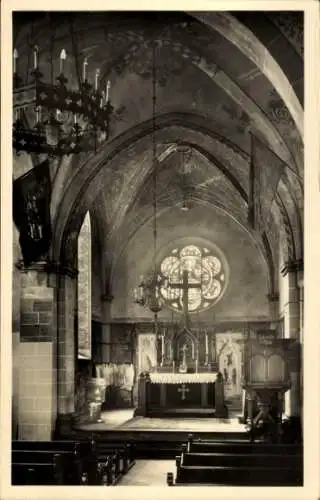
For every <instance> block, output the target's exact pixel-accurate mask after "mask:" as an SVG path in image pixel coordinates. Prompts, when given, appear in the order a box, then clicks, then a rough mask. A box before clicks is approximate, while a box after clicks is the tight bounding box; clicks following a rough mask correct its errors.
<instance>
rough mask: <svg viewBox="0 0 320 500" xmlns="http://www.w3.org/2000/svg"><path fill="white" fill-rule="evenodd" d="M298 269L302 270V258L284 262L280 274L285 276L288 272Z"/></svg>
mask: <svg viewBox="0 0 320 500" xmlns="http://www.w3.org/2000/svg"><path fill="white" fill-rule="evenodd" d="M298 271H303V259H296V260H291V261H288V262H286V263H285V264H284V266H283V267H282V269H281V274H282V276H286V275H287V274H288V273H292V272H298Z"/></svg>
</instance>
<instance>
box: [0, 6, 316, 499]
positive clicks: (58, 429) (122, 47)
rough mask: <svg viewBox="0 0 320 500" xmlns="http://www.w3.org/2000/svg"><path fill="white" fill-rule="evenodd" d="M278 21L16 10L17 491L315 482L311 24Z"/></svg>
mask: <svg viewBox="0 0 320 500" xmlns="http://www.w3.org/2000/svg"><path fill="white" fill-rule="evenodd" d="M270 3H273V2H270ZM307 3H308V2H307ZM253 4H254V2H253ZM274 4H275V5H274V9H272V8H271V7H270V6H269V7H268V8H267V10H264V9H263V8H260V9H259V8H257V9H256V10H249V9H246V10H243V9H233V10H232V9H228V8H227V7H226V8H225V9H223V10H221V8H220V9H217V10H215V8H214V2H213V3H212V7H211V10H192V11H191V10H182V9H181V10H180V9H176V10H169V9H168V10H152V5H151V4H150V10H123V9H121V10H120V9H119V10H108V9H107V6H106V5H104V6H102V8H101V9H99V10H88V9H90V5H89V4H86V9H85V10H82V9H81V6H80V7H79V8H78V10H72V9H69V8H68V5H67V3H65V6H64V9H63V10H55V9H54V6H53V5H51V7H52V10H49V9H47V8H44V9H43V10H37V9H31V10H30V9H27V8H26V9H25V10H23V9H17V10H13V11H12V13H11V21H12V26H11V29H12V43H11V45H10V54H9V52H8V61H9V60H10V61H9V62H10V64H9V62H8V66H7V70H8V71H10V75H9V79H10V85H11V88H10V92H11V96H12V100H10V108H11V112H10V120H9V122H8V123H10V138H11V139H10V141H11V144H10V147H11V150H10V151H9V153H10V154H9V156H8V155H7V157H6V159H5V162H6V163H7V164H8V163H9V164H10V163H12V172H11V169H9V174H6V175H9V177H10V194H9V198H8V199H9V200H10V202H9V203H10V204H11V206H12V212H11V206H9V205H8V207H9V208H8V212H6V215H5V217H6V223H7V224H8V225H9V226H10V231H9V232H8V233H7V234H8V235H9V236H7V238H8V239H9V241H7V245H8V246H10V252H11V254H10V258H8V259H7V261H6V265H7V267H8V273H7V274H10V279H11V289H10V290H9V297H7V300H8V301H10V307H9V309H8V310H7V311H5V312H8V311H10V318H9V320H8V322H6V325H9V326H8V329H7V330H6V334H5V336H6V342H8V343H9V344H10V346H9V351H8V352H9V356H10V358H11V364H10V365H9V366H10V370H9V372H8V379H9V378H10V379H11V382H10V392H11V397H10V399H11V401H10V420H11V421H10V422H9V423H8V436H9V437H8V439H10V451H9V469H10V470H9V473H10V478H9V484H10V485H11V486H12V491H13V492H14V490H15V489H16V488H15V487H16V486H26V487H29V486H33V487H42V486H50V492H51V493H52V494H53V496H54V494H55V491H59V490H55V489H54V487H55V486H83V487H87V488H88V487H90V486H100V487H103V486H104V487H109V490H107V491H105V493H104V497H105V496H107V497H108V496H111V497H112V495H113V493H114V490H118V492H119V494H120V495H124V496H123V498H124V497H125V498H130V496H131V493H130V491H131V489H130V488H129V487H135V486H149V487H164V488H165V489H164V490H163V492H162V493H163V495H168V494H170V495H171V494H172V493H174V492H175V491H176V489H177V488H179V491H180V492H181V490H182V491H188V492H189V493H190V489H189V490H187V488H186V487H188V486H193V487H197V489H196V490H194V489H193V490H191V491H194V493H193V494H196V495H199V496H201V491H202V488H204V487H206V489H207V488H208V487H210V488H212V492H213V491H215V492H217V493H214V495H215V498H220V497H219V491H222V490H223V487H233V491H234V493H233V494H234V495H236V492H237V491H238V492H241V489H240V490H239V487H243V486H245V487H259V488H265V487H282V488H281V489H280V490H279V491H286V488H292V487H295V488H296V489H297V490H298V489H299V488H300V489H302V487H303V486H305V470H304V458H305V457H304V454H305V446H304V444H305V439H304V436H305V433H304V432H305V428H306V425H307V426H311V427H312V428H313V427H314V428H316V426H317V425H318V424H319V421H318V420H319V418H318V417H317V416H316V417H315V420H314V424H313V423H312V415H309V414H307V416H306V418H304V415H305V408H304V385H305V380H304V368H305V365H306V364H307V363H308V358H306V357H305V355H304V339H305V337H308V336H309V334H310V335H311V336H312V335H314V334H315V336H317V335H319V331H318V332H315V331H314V332H311V333H310V332H309V331H308V328H306V329H307V331H306V334H305V333H304V330H305V324H304V323H305V321H304V317H305V315H304V310H305V302H306V300H308V299H307V298H305V277H304V275H305V269H306V266H308V262H307V259H308V256H307V255H311V253H310V252H309V253H308V254H307V253H306V250H305V225H306V222H305V221H306V217H305V216H306V214H305V206H306V204H307V199H306V197H305V186H306V184H307V181H306V175H307V174H306V172H307V168H311V167H310V165H309V166H308V167H307V166H306V162H305V153H306V152H305V127H304V108H305V96H306V78H305V53H306V46H305V40H306V33H305V26H306V25H305V17H306V12H305V10H304V6H303V4H304V2H300V4H298V3H296V4H295V5H296V8H295V9H292V8H290V2H288V7H289V8H288V10H286V9H284V8H282V9H280V10H279V9H278V8H277V2H274ZM26 5H27V2H26ZM299 5H300V8H298V7H299ZM226 6H227V2H226ZM297 6H298V7H297ZM194 8H195V9H197V5H196V3H194ZM253 9H254V5H253ZM315 12H316V13H317V12H318V11H317V10H315ZM316 62H317V64H318V61H316V60H315V64H316ZM2 64H3V61H2ZM11 117H12V121H11ZM315 126H316V127H317V126H318V123H317V120H316V121H315ZM11 128H12V133H11ZM2 168H3V165H2ZM6 168H7V167H6ZM316 177H317V176H316ZM308 179H310V175H309V174H308ZM306 189H310V188H306ZM308 210H310V208H309V209H308ZM308 227H309V225H308ZM3 237H5V236H4V233H2V238H3ZM308 248H309V246H308ZM309 278H310V276H309ZM308 325H310V323H308ZM317 326H318V327H319V325H317ZM10 329H11V331H10ZM307 342H308V340H307ZM314 345H315V346H316V344H314ZM315 370H316V371H315V373H317V368H315ZM316 378H317V377H315V379H316ZM309 380H310V379H308V384H309ZM318 382H319V381H318V380H315V382H314V384H315V385H314V387H315V391H316V386H318ZM316 435H317V434H316V431H315V436H316ZM318 445H320V443H318ZM315 446H316V443H315ZM316 476H318V474H316ZM121 486H127V487H128V488H127V489H126V490H123V489H122V488H121ZM220 487H221V489H220V490H219V488H220ZM110 489H111V490H110ZM16 490H18V489H16ZM26 491H27V490H26ZM34 491H36V490H34ZM39 491H40V490H39ZM48 491H49V490H48ZM81 491H82V490H81ZM88 491H89V490H88ZM95 491H97V492H99V495H100V492H101V491H104V490H103V488H100V489H98V490H95ZM132 491H133V490H132ZM144 491H145V494H146V495H147V497H148V498H152V495H151V497H150V495H149V493H147V492H148V491H152V490H144ZM257 491H258V490H257ZM262 491H263V490H262ZM293 493H294V491H293ZM212 494H213V493H212ZM17 495H18V493H17ZM56 495H57V497H55V498H58V495H59V493H56ZM101 495H103V493H101ZM237 495H238V494H237ZM4 498H6V497H4ZM10 498H11V497H10ZM50 498H51V497H50ZM52 498H53V497H52ZM88 498H92V495H91V496H89V497H88ZM237 498H240V497H239V496H237ZM241 498H242V497H241ZM246 498H249V497H246ZM257 498H258V497H257ZM268 498H269V497H268ZM281 498H284V496H283V497H281ZM285 498H287V497H285ZM291 498H298V497H294V496H291ZM301 498H302V497H301ZM310 498H311V497H310ZM312 498H313V497H312Z"/></svg>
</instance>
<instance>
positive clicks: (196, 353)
mask: <svg viewBox="0 0 320 500" xmlns="http://www.w3.org/2000/svg"><path fill="white" fill-rule="evenodd" d="M171 287H172V288H175V289H177V288H180V289H181V290H182V292H183V293H182V304H183V324H182V326H181V327H180V329H179V330H177V332H176V333H175V335H173V336H172V337H170V338H166V339H165V336H164V334H163V335H161V355H160V356H158V359H159V360H160V362H159V364H157V366H156V368H155V370H153V371H148V372H143V373H141V374H140V376H139V384H138V407H137V409H136V411H135V415H137V416H154V417H162V416H169V415H170V416H178V415H179V414H180V415H181V416H186V415H189V416H190V415H192V416H197V417H199V416H212V417H219V418H221V417H224V416H226V410H225V404H224V390H223V387H224V382H223V377H222V375H221V373H219V372H218V371H217V368H216V363H214V360H212V359H210V357H209V341H208V333H207V332H206V333H205V337H204V340H205V341H204V342H203V344H204V345H200V343H199V338H198V337H197V335H196V334H195V333H194V332H193V331H192V329H191V328H190V317H189V311H188V293H189V289H190V288H199V287H201V283H194V282H193V283H190V282H189V279H188V271H187V270H184V271H183V276H182V283H171ZM166 343H167V344H168V343H169V345H170V348H169V349H168V350H167V351H168V352H169V354H168V353H166V350H165V345H166ZM200 347H201V348H200Z"/></svg>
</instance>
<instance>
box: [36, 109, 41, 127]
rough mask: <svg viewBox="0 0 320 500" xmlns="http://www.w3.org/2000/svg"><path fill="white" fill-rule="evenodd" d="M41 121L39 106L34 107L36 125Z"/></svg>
mask: <svg viewBox="0 0 320 500" xmlns="http://www.w3.org/2000/svg"><path fill="white" fill-rule="evenodd" d="M40 120H41V106H37V107H36V123H39V122H40Z"/></svg>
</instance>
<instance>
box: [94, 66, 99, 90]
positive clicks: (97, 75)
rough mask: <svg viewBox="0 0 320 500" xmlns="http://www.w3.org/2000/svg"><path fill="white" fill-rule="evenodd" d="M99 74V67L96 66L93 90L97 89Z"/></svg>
mask: <svg viewBox="0 0 320 500" xmlns="http://www.w3.org/2000/svg"><path fill="white" fill-rule="evenodd" d="M99 76H100V69H99V68H98V69H97V70H96V80H95V85H94V88H95V90H98V85H99Z"/></svg>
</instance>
